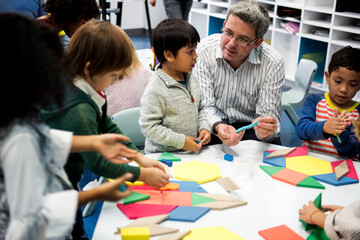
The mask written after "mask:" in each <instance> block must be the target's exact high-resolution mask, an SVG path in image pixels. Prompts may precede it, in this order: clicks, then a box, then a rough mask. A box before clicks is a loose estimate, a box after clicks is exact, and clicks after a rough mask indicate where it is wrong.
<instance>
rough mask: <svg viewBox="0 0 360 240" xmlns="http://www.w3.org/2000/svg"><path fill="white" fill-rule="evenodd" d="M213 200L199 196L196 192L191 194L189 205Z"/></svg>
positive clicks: (212, 200)
mask: <svg viewBox="0 0 360 240" xmlns="http://www.w3.org/2000/svg"><path fill="white" fill-rule="evenodd" d="M214 201H216V200H215V199H212V198H208V197H204V196H201V195H199V194H196V193H193V194H191V206H194V205H198V204H202V203H208V202H214Z"/></svg>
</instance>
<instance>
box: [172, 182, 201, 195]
mask: <svg viewBox="0 0 360 240" xmlns="http://www.w3.org/2000/svg"><path fill="white" fill-rule="evenodd" d="M170 182H172V183H177V184H179V185H180V187H179V189H178V190H179V191H180V192H197V193H207V191H205V190H204V189H203V188H202V187H201V186H200V185H199V184H198V183H197V182H195V181H178V180H170Z"/></svg>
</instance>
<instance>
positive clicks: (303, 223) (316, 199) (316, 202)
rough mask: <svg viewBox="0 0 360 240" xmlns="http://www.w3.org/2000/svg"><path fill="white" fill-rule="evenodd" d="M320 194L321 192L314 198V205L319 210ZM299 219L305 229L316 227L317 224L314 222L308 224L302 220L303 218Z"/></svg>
mask: <svg viewBox="0 0 360 240" xmlns="http://www.w3.org/2000/svg"><path fill="white" fill-rule="evenodd" d="M321 196H322V194H321V193H320V194H319V195H318V196H317V197H316V198H315V200H314V204H315V206H316V207H317V208H318V209H320V210H322V208H321ZM299 221H300V222H301V223H302V225H303V226H304V228H305V231H309V230H311V229H314V228H316V227H317V225H315V224H309V223H306V222H304V221H303V220H299Z"/></svg>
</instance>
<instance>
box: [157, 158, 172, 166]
mask: <svg viewBox="0 0 360 240" xmlns="http://www.w3.org/2000/svg"><path fill="white" fill-rule="evenodd" d="M160 162H162V163H163V164H166V165H168V166H169V167H172V161H170V160H167V159H161V160H160Z"/></svg>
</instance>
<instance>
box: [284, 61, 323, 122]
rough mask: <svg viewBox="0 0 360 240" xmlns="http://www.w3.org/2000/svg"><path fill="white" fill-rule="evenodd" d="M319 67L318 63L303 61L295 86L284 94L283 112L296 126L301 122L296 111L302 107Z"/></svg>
mask: <svg viewBox="0 0 360 240" xmlns="http://www.w3.org/2000/svg"><path fill="white" fill-rule="evenodd" d="M317 67H318V66H317V64H316V62H314V61H312V60H309V59H301V60H300V62H299V65H298V67H297V69H296V74H295V83H294V86H293V87H292V88H291V89H290V90H289V91H286V92H283V94H282V97H281V110H284V112H285V113H286V114H287V115H288V116H289V118H290V120H291V122H292V123H293V124H294V125H296V124H297V122H298V121H299V116H298V115H297V113H296V112H295V110H294V109H296V108H300V107H302V104H303V102H304V100H305V97H306V96H307V94H308V92H309V90H310V88H311V83H312V81H313V80H314V76H315V73H316V70H317Z"/></svg>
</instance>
